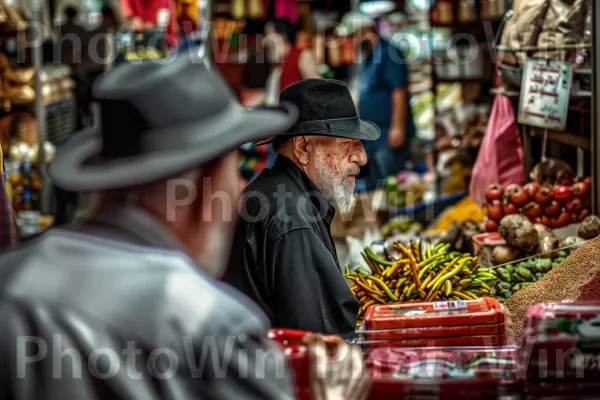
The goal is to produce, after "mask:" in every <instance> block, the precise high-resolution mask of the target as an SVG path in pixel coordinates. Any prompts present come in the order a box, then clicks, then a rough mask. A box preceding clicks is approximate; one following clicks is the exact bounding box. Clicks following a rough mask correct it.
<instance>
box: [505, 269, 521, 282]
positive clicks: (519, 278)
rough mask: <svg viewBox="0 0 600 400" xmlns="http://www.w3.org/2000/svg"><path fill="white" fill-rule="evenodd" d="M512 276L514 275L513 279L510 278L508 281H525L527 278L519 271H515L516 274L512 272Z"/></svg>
mask: <svg viewBox="0 0 600 400" xmlns="http://www.w3.org/2000/svg"><path fill="white" fill-rule="evenodd" d="M517 271H518V270H517ZM511 277H512V279H511V280H509V281H508V282H511V281H512V282H516V283H521V282H525V279H524V278H522V277H521V276H520V275H519V274H518V273H517V272H515V273H514V274H512V275H511Z"/></svg>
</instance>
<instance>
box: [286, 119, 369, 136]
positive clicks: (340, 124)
mask: <svg viewBox="0 0 600 400" xmlns="http://www.w3.org/2000/svg"><path fill="white" fill-rule="evenodd" d="M359 125H360V118H359V117H351V118H336V119H323V120H319V121H304V122H298V123H296V124H295V125H294V126H292V127H291V128H290V129H289V131H288V134H290V133H316V132H323V131H325V132H331V131H337V130H350V129H352V128H356V127H357V126H359Z"/></svg>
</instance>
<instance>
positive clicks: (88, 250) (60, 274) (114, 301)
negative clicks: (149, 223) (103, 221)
mask: <svg viewBox="0 0 600 400" xmlns="http://www.w3.org/2000/svg"><path fill="white" fill-rule="evenodd" d="M4 261H6V262H4ZM0 265H2V268H0V278H2V279H0V281H2V282H3V283H5V284H6V287H5V288H4V290H3V292H2V293H0V297H3V296H4V297H10V298H14V299H18V300H21V301H24V302H28V303H38V304H43V303H48V304H50V303H53V302H54V303H56V304H62V305H63V306H65V307H67V308H69V307H70V308H72V309H75V310H80V311H83V312H84V313H85V314H86V315H88V316H89V317H91V318H94V319H96V320H99V321H103V322H106V323H110V324H112V325H116V326H119V325H120V326H122V327H124V328H126V327H127V326H128V325H131V326H134V327H136V328H137V331H139V332H148V331H150V332H151V331H153V330H156V329H162V328H160V326H161V324H165V325H168V324H170V323H176V326H177V327H178V329H179V330H180V332H179V333H180V334H182V335H192V336H198V335H200V336H201V335H217V334H239V333H244V332H248V331H264V330H266V329H267V324H266V318H265V317H264V316H263V315H262V313H261V312H260V311H258V308H257V307H255V306H253V305H252V303H251V301H250V300H249V299H247V298H245V296H244V295H242V294H240V293H237V292H236V291H234V290H232V289H229V288H228V287H225V286H224V285H223V284H221V283H220V282H217V281H216V280H215V279H213V278H212V277H210V276H208V275H206V274H205V273H203V272H202V271H200V270H199V269H198V267H197V266H196V265H195V264H194V263H193V262H192V261H191V260H190V259H189V258H188V257H187V256H186V255H185V254H183V253H181V252H177V251H163V250H160V249H154V248H151V247H148V246H138V245H131V244H123V243H119V242H116V241H111V240H106V239H103V238H96V237H92V236H89V235H80V234H77V233H71V232H64V231H63V232H51V233H49V234H47V235H44V236H42V237H40V238H39V239H38V240H36V241H35V242H34V243H31V244H30V245H28V246H25V247H24V248H22V249H20V250H16V251H13V252H11V253H9V254H7V255H6V256H2V257H0ZM9 265H10V267H7V268H4V267H5V266H9ZM74 284H76V285H77V290H73V285H74ZM157 327H158V328H157ZM165 329H166V327H165Z"/></svg>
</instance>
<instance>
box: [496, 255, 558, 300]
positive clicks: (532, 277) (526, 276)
mask: <svg viewBox="0 0 600 400" xmlns="http://www.w3.org/2000/svg"><path fill="white" fill-rule="evenodd" d="M568 255H569V253H568V252H567V251H564V250H560V251H558V252H557V254H556V257H554V258H541V257H531V258H528V259H526V260H523V261H521V262H519V263H518V264H507V265H504V266H500V267H498V268H495V269H494V270H495V272H496V276H497V277H498V280H497V281H496V283H495V285H494V286H493V292H494V296H495V297H496V298H497V299H498V300H499V301H500V302H501V303H503V302H505V301H506V300H507V299H509V298H510V297H511V296H512V295H513V294H514V293H515V292H518V291H519V290H521V289H523V288H525V287H527V286H529V285H531V284H532V283H533V282H535V281H537V280H539V279H542V278H543V277H544V276H545V275H546V273H547V272H549V271H550V270H552V269H553V268H556V267H558V266H559V265H560V263H562V262H563V261H564V260H565V259H566V257H567V256H568Z"/></svg>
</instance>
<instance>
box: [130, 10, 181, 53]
mask: <svg viewBox="0 0 600 400" xmlns="http://www.w3.org/2000/svg"><path fill="white" fill-rule="evenodd" d="M120 1H121V12H122V13H123V16H124V17H125V18H126V19H127V20H128V21H129V23H130V24H131V26H132V28H133V30H134V31H136V32H137V33H147V32H148V31H151V30H154V31H153V32H152V34H153V35H154V39H153V41H154V42H156V35H157V34H159V32H157V31H156V30H159V31H161V32H162V31H164V33H165V38H166V39H167V41H168V42H169V45H170V46H171V47H175V46H177V44H178V42H179V40H178V37H177V12H176V9H175V3H174V2H173V1H172V0H150V1H148V0H120ZM146 37H147V35H146ZM133 39H134V40H136V41H137V39H140V40H141V39H143V38H142V37H138V36H136V37H134V38H133ZM144 47H158V46H152V44H150V43H146V45H145V46H144ZM142 58H143V57H142Z"/></svg>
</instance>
